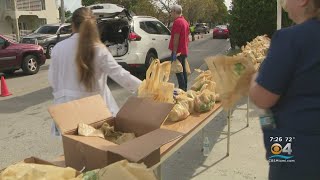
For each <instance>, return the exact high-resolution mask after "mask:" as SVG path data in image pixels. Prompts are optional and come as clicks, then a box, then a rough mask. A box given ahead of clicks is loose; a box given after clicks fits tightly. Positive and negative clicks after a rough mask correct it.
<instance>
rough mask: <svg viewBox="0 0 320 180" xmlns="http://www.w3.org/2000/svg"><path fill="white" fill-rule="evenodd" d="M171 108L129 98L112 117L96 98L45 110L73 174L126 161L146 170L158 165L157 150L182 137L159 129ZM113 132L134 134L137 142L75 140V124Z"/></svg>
mask: <svg viewBox="0 0 320 180" xmlns="http://www.w3.org/2000/svg"><path fill="white" fill-rule="evenodd" d="M173 106H174V105H173V104H168V103H157V102H154V101H152V100H150V99H146V98H137V97H131V98H129V99H128V100H127V102H126V103H125V104H124V105H123V107H122V108H121V109H120V111H119V113H118V114H117V116H116V117H112V115H111V113H110V112H109V110H108V108H107V106H106V104H105V102H104V101H103V99H102V97H101V96H100V95H95V96H91V97H87V98H83V99H80V100H76V101H71V102H68V103H64V104H60V105H55V106H52V107H49V113H50V114H51V116H52V118H53V119H54V121H55V123H56V124H57V126H58V127H59V129H60V131H61V133H62V140H63V149H64V155H65V163H66V166H70V167H72V168H75V169H77V170H81V169H83V168H84V167H85V170H86V171H87V170H93V169H99V168H103V167H105V166H107V165H109V164H112V163H114V162H117V161H120V160H123V159H127V160H129V161H131V162H135V163H142V162H143V163H145V164H146V166H148V167H150V166H152V165H154V164H156V163H158V162H159V161H160V147H161V146H162V145H164V144H167V143H169V142H171V141H173V140H175V139H177V138H179V137H181V136H182V134H181V133H179V132H175V131H170V130H166V129H160V127H161V125H162V124H163V122H164V121H165V119H166V118H167V116H168V114H169V112H170V111H171V109H172V108H173ZM106 121H107V122H108V123H109V124H110V125H114V127H115V130H117V131H121V132H127V133H134V134H135V135H136V136H137V138H135V139H133V140H131V141H128V142H126V143H123V144H121V145H117V144H114V143H112V142H110V141H107V140H105V139H102V138H99V137H84V136H78V134H77V127H78V124H79V123H85V124H89V125H92V126H93V127H95V128H100V127H101V126H102V124H103V123H104V122H106Z"/></svg>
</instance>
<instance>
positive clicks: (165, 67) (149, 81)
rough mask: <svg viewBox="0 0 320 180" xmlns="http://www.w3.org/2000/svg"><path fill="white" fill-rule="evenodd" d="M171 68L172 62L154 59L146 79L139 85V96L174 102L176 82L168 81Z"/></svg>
mask: <svg viewBox="0 0 320 180" xmlns="http://www.w3.org/2000/svg"><path fill="white" fill-rule="evenodd" d="M170 69H171V62H164V63H160V60H158V59H157V60H154V61H153V62H152V63H151V64H150V66H149V68H148V70H147V73H146V79H145V80H143V81H142V83H141V85H140V86H139V89H138V97H147V98H151V99H153V100H155V101H157V102H167V103H174V99H173V90H174V84H173V83H168V81H169V77H170Z"/></svg>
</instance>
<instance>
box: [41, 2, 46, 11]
mask: <svg viewBox="0 0 320 180" xmlns="http://www.w3.org/2000/svg"><path fill="white" fill-rule="evenodd" d="M41 5H42V10H46V1H45V0H41Z"/></svg>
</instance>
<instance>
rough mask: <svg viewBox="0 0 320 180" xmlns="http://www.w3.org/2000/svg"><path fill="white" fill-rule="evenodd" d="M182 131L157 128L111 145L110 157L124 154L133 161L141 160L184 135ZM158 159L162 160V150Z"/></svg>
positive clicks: (124, 156) (123, 155)
mask: <svg viewBox="0 0 320 180" xmlns="http://www.w3.org/2000/svg"><path fill="white" fill-rule="evenodd" d="M182 135H183V134H182V133H179V132H176V131H170V130H166V129H157V130H155V131H152V132H150V133H148V134H145V135H143V136H140V137H138V138H136V139H133V140H131V141H128V142H126V143H123V144H121V145H120V146H114V147H110V148H109V150H108V153H109V154H108V157H110V156H112V155H114V154H115V155H116V156H119V155H120V156H122V157H123V158H125V159H127V160H129V161H131V162H141V160H143V159H144V158H146V157H147V156H149V155H150V154H151V153H153V152H155V151H157V149H159V148H160V147H161V146H163V145H164V144H167V143H169V142H171V141H173V140H175V139H177V138H180V137H182ZM158 154H159V156H155V158H158V159H157V160H156V161H157V162H159V161H160V151H158Z"/></svg>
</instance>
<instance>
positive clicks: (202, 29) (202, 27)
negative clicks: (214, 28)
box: [194, 23, 210, 34]
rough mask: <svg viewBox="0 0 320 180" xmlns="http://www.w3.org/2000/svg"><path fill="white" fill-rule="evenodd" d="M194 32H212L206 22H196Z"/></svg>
mask: <svg viewBox="0 0 320 180" xmlns="http://www.w3.org/2000/svg"><path fill="white" fill-rule="evenodd" d="M194 32H195V33H196V34H200V33H204V34H207V33H210V28H209V27H208V26H207V25H206V24H205V23H198V24H196V27H195V30H194Z"/></svg>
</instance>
